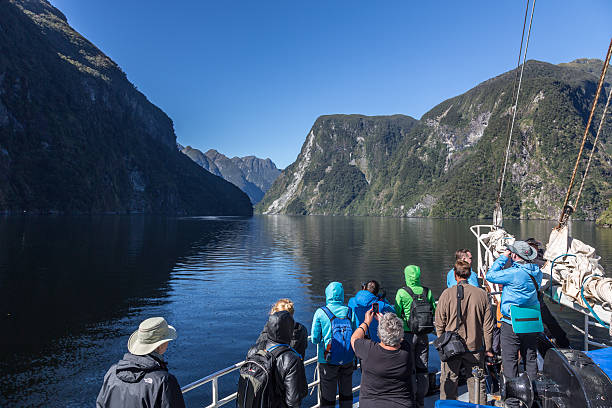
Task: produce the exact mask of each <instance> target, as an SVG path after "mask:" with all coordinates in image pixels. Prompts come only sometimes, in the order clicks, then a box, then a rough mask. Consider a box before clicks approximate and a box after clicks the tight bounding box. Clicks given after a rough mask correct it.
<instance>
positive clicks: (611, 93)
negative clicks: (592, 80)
mask: <svg viewBox="0 0 612 408" xmlns="http://www.w3.org/2000/svg"><path fill="white" fill-rule="evenodd" d="M610 97H612V86H611V87H610V93H609V94H608V101H607V102H606V106H605V107H604V110H603V113H602V115H601V120H600V121H599V128H598V129H597V134H596V135H595V141H594V142H593V147H592V148H591V154H590V155H589V161H588V162H587V166H586V170H584V176H582V182H581V183H580V190H578V197H576V203H575V204H574V207H575V208H578V201H580V196H581V195H582V188H583V187H584V182H585V180H586V178H587V174H589V168H590V167H591V160H593V154H594V153H595V147H596V146H597V141H598V140H599V133H601V128H602V126H603V123H604V121H605V119H606V113H608V106H609V105H610Z"/></svg>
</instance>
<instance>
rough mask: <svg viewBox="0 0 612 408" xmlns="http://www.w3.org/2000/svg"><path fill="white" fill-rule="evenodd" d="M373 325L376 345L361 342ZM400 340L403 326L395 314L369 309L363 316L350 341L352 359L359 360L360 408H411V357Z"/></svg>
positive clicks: (408, 349)
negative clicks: (375, 324) (376, 336)
mask: <svg viewBox="0 0 612 408" xmlns="http://www.w3.org/2000/svg"><path fill="white" fill-rule="evenodd" d="M375 321H378V337H379V338H380V342H379V343H375V342H373V341H372V340H369V339H366V338H365V335H366V333H367V332H368V331H369V332H370V333H371V330H369V329H370V327H371V325H372V324H373V323H374V322H375ZM403 338H404V325H403V323H402V320H401V319H400V318H399V317H397V316H396V315H395V313H385V314H382V313H377V312H375V310H374V309H373V308H370V309H368V311H367V312H365V315H364V319H363V322H362V323H361V324H360V325H359V327H357V329H356V330H355V332H354V333H353V336H352V337H351V345H352V347H353V350H355V355H356V356H357V357H358V358H359V359H361V387H360V390H359V407H360V408H379V407H380V408H412V407H415V402H414V392H413V390H412V373H413V371H414V368H413V363H412V355H411V353H410V346H409V345H408V344H407V343H405V342H403Z"/></svg>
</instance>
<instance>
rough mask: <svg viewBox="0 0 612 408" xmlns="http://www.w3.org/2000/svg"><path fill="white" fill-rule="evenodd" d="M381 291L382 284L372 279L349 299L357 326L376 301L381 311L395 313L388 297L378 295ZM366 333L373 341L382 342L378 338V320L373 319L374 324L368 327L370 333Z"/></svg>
mask: <svg viewBox="0 0 612 408" xmlns="http://www.w3.org/2000/svg"><path fill="white" fill-rule="evenodd" d="M379 291H380V284H379V283H378V282H377V281H375V280H371V281H369V282H366V283H364V284H363V285H362V286H361V290H360V291H359V292H357V293H356V294H355V296H354V297H352V298H350V299H349V301H348V307H350V308H351V310H352V311H353V315H354V316H355V320H356V324H357V326H359V325H360V324H361V323H362V322H363V319H364V318H365V313H366V312H367V311H368V310H370V309H371V308H372V305H373V304H374V303H378V312H379V313H383V314H384V313H388V312H390V313H395V307H394V306H391V305H390V304H389V303H387V301H386V299H381V298H379V297H378V292H379ZM366 335H368V336H369V338H370V340H372V341H373V342H375V343H380V339H379V338H378V320H376V319H374V320H372V324H370V326H369V327H368V333H366Z"/></svg>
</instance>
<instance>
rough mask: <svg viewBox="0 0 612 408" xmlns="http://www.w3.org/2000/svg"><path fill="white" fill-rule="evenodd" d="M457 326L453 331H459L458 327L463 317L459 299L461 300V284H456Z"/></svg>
mask: <svg viewBox="0 0 612 408" xmlns="http://www.w3.org/2000/svg"><path fill="white" fill-rule="evenodd" d="M456 288H457V324H456V325H455V331H458V330H459V326H461V324H462V323H463V315H462V313H461V299H463V284H461V283H457V286H456Z"/></svg>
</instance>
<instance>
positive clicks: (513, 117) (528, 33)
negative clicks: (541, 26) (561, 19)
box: [496, 0, 536, 208]
mask: <svg viewBox="0 0 612 408" xmlns="http://www.w3.org/2000/svg"><path fill="white" fill-rule="evenodd" d="M535 2H536V0H533V4H532V6H531V17H530V19H529V30H528V32H527V42H526V43H525V53H524V55H523V66H522V67H521V74H520V76H519V83H518V89H517V91H516V101H515V103H514V109H513V111H514V112H513V113H512V122H511V124H510V132H509V134H508V145H507V146H506V158H505V160H504V167H503V170H502V175H501V179H500V181H499V194H498V195H497V201H496V208H500V207H501V196H502V192H503V189H504V179H505V178H506V168H507V166H508V156H509V154H510V142H511V141H512V130H513V129H514V121H515V119H516V111H517V108H518V100H519V94H520V93H521V83H522V82H523V72H524V71H525V62H526V58H527V48H528V47H529V37H530V36H531V26H532V23H533V12H534V10H535ZM528 10H529V0H527V9H525V21H524V22H523V37H524V36H525V23H526V22H527V11H528ZM522 47H523V38H521V49H522ZM520 62H521V53H520V51H519V65H520ZM516 69H517V70H518V66H517V68H516ZM515 81H516V78H515ZM515 83H516V82H515ZM512 96H514V89H513V90H512Z"/></svg>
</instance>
